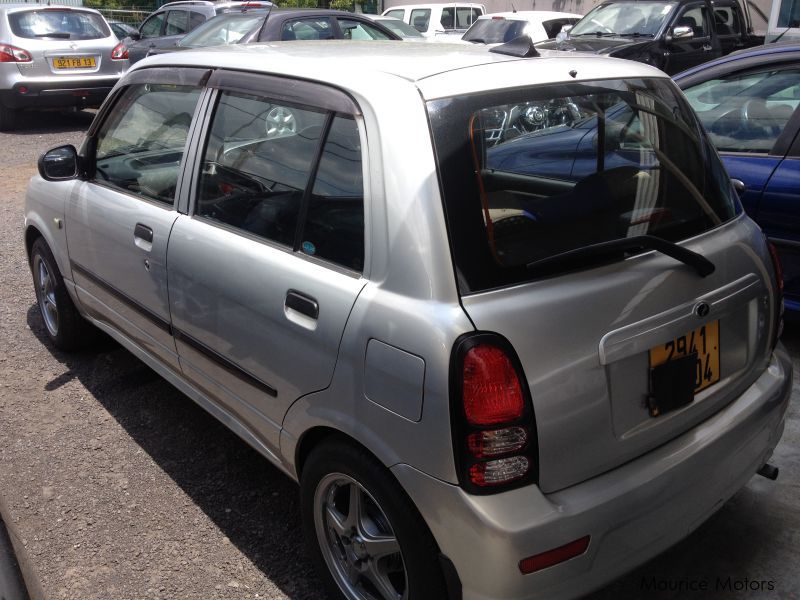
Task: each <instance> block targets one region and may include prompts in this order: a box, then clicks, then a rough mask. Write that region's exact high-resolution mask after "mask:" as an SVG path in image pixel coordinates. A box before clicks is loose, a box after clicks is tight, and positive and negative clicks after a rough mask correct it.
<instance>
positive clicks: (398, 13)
mask: <svg viewBox="0 0 800 600" xmlns="http://www.w3.org/2000/svg"><path fill="white" fill-rule="evenodd" d="M485 12H486V7H485V6H484V5H483V4H472V3H466V2H465V3H448V4H443V3H438V4H408V5H406V6H395V7H392V8H389V9H386V10H385V11H383V14H384V16H387V17H395V18H396V19H400V20H401V21H405V22H406V23H408V24H409V25H411V26H412V27H413V28H414V29H416V30H417V31H419V32H420V33H421V34H422V35H424V36H425V37H435V36H448V37H449V36H456V37H461V36H462V35H464V33H466V31H467V29H469V28H470V26H471V25H472V24H473V23H474V22H475V21H476V20H477V19H478V17H480V16H481V15H482V14H484V13H485Z"/></svg>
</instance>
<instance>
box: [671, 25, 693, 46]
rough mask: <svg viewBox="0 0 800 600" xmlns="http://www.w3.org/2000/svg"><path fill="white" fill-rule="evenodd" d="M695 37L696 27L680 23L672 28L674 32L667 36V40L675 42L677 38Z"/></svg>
mask: <svg viewBox="0 0 800 600" xmlns="http://www.w3.org/2000/svg"><path fill="white" fill-rule="evenodd" d="M693 37H694V29H692V28H691V27H689V26H688V25H678V26H676V27H673V28H672V33H671V34H670V35H668V36H667V42H674V41H677V40H683V41H686V40H690V39H692V38H693Z"/></svg>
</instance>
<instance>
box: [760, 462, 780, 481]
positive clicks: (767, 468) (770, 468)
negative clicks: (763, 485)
mask: <svg viewBox="0 0 800 600" xmlns="http://www.w3.org/2000/svg"><path fill="white" fill-rule="evenodd" d="M756 473H758V474H759V475H761V476H762V477H766V478H767V479H771V480H772V481H775V480H776V479H777V478H778V467H776V466H774V465H771V464H769V463H764V465H763V466H762V467H761V468H760V469H759V470H758V471H756Z"/></svg>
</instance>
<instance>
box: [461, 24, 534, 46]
mask: <svg viewBox="0 0 800 600" xmlns="http://www.w3.org/2000/svg"><path fill="white" fill-rule="evenodd" d="M527 26H528V22H527V21H512V20H510V19H503V18H499V19H480V20H479V21H476V22H475V24H474V25H473V26H472V27H470V28H469V31H467V33H465V34H464V37H463V38H461V39H463V40H466V41H468V42H475V43H476V44H502V43H505V42H510V41H511V40H513V39H514V38H517V37H519V36H521V35H522V34H523V33H525V29H526V27H527ZM540 37H541V36H540Z"/></svg>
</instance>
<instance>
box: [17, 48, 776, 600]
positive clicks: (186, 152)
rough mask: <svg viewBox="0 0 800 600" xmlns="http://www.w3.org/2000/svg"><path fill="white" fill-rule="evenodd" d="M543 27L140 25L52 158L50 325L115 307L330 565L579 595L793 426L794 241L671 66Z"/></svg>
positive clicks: (36, 264) (470, 590) (42, 304)
mask: <svg viewBox="0 0 800 600" xmlns="http://www.w3.org/2000/svg"><path fill="white" fill-rule="evenodd" d="M523 46H524V45H523ZM531 49H532V46H530V45H528V46H525V47H521V46H520V44H519V40H517V41H515V42H513V43H512V44H506V45H503V46H499V47H497V48H493V49H492V50H491V51H486V49H484V48H480V47H474V46H466V45H464V46H452V47H450V46H447V45H444V44H405V43H397V42H389V41H386V42H380V41H371V42H356V41H350V42H323V41H310V42H302V41H293V42H289V43H287V44H282V43H280V42H276V43H271V44H269V45H268V46H267V45H235V46H226V47H217V48H213V49H209V50H194V51H192V52H181V53H175V54H171V55H165V56H156V57H152V58H150V59H147V60H145V61H142V62H140V63H137V64H136V65H135V66H134V68H133V69H131V71H130V72H129V73H127V74H126V75H125V77H124V79H123V80H122V81H120V84H119V85H118V86H117V88H115V91H114V92H113V94H112V96H111V97H110V98H109V100H108V101H107V102H106V103H105V104H104V106H103V108H101V110H100V112H99V113H98V116H97V118H96V119H95V121H94V123H93V124H92V126H91V128H90V130H89V131H88V134H87V137H86V139H85V141H84V143H83V145H82V146H81V148H80V150H76V148H75V147H73V146H61V147H59V148H55V149H53V150H51V151H49V152H47V153H46V154H44V155H43V157H42V159H41V161H40V174H39V175H38V176H36V177H34V178H33V179H32V180H31V183H30V187H29V189H28V194H27V200H26V209H25V233H24V235H25V249H26V252H27V255H28V257H29V260H30V266H31V270H32V274H33V281H34V285H35V289H36V297H37V301H38V304H39V308H40V312H41V316H42V319H43V321H44V324H45V328H46V331H47V335H48V337H49V340H50V342H51V343H52V344H54V345H55V346H56V347H58V348H60V349H72V348H75V347H78V346H80V345H82V344H85V343H86V342H88V341H89V340H90V339H91V332H92V331H93V330H94V328H95V327H96V328H100V329H102V330H103V331H105V332H106V333H108V334H109V335H111V336H113V337H114V338H115V339H116V340H118V341H119V342H120V343H121V344H122V345H123V346H124V347H126V348H128V349H129V350H130V351H131V352H133V353H134V354H135V355H136V356H137V357H139V358H140V359H141V360H143V361H144V362H145V363H147V364H148V365H150V366H151V367H152V368H153V369H155V370H156V371H157V372H158V373H159V374H161V375H162V376H163V377H164V378H165V379H167V380H168V381H169V382H171V383H172V384H173V385H175V386H176V387H177V388H178V389H180V390H182V391H183V392H184V393H186V394H187V395H188V396H189V397H191V398H192V399H193V400H194V401H196V402H197V403H198V404H199V405H200V406H202V407H204V408H205V409H206V410H208V411H209V412H210V413H211V414H212V415H214V416H215V417H216V418H218V419H219V420H220V421H221V422H222V423H224V424H225V425H227V426H228V427H229V428H231V429H232V430H233V431H234V432H236V433H237V434H238V435H239V436H240V437H241V438H242V439H243V440H245V441H246V442H247V443H249V444H250V445H252V446H253V447H254V448H256V449H257V450H258V451H259V452H260V453H261V454H262V455H263V456H265V457H266V458H267V459H268V460H269V461H271V462H272V463H273V464H274V465H276V466H277V468H279V469H281V470H282V471H283V472H284V473H286V474H287V475H288V476H289V477H291V478H292V479H294V480H296V481H298V482H299V484H300V511H301V514H302V518H303V523H304V531H305V536H306V541H307V543H308V546H309V551H310V556H311V557H312V560H313V561H314V562H315V563H316V565H317V567H318V568H319V570H320V573H321V574H322V577H323V579H324V581H325V583H326V584H327V586H328V588H329V590H330V592H331V593H332V595H333V596H334V597H339V598H346V599H347V600H399V599H403V600H443V599H446V598H452V599H455V598H464V599H465V600H497V599H509V600H511V599H513V600H519V599H532V598H540V599H546V600H555V599H558V598H573V597H576V596H578V595H580V594H583V593H586V592H588V591H590V590H592V589H594V588H596V587H598V586H601V585H602V584H604V583H606V582H608V581H610V580H612V579H614V578H615V577H618V576H619V575H621V574H622V573H624V572H626V571H628V570H630V569H632V568H634V567H635V566H637V565H639V564H641V563H643V562H645V561H646V560H648V559H649V558H651V557H653V556H655V555H656V554H658V553H660V552H662V551H663V550H665V549H666V548H668V547H669V546H670V545H672V544H674V543H675V542H677V541H678V540H680V539H682V538H683V537H685V536H686V535H688V534H689V532H691V531H692V530H693V529H695V528H696V527H698V526H699V525H700V524H701V523H702V522H703V521H704V520H705V519H707V518H708V517H709V516H710V515H711V514H713V513H714V511H716V510H717V509H719V508H720V507H721V506H722V505H723V503H724V502H725V501H726V500H728V499H729V498H730V497H731V496H732V495H733V494H734V493H736V491H737V490H739V489H740V488H741V487H742V486H744V485H745V484H746V483H747V481H748V480H749V479H750V478H751V477H752V476H753V475H754V474H755V473H756V472H758V471H760V470H762V469H763V467H764V466H765V465H766V463H767V461H768V460H769V459H770V456H771V454H772V450H773V448H774V447H775V445H776V444H777V443H778V440H779V439H780V437H781V434H782V432H783V428H784V422H785V414H786V410H787V406H788V403H789V396H790V392H791V387H792V365H791V361H790V359H789V357H788V355H787V353H786V351H785V350H784V348H783V347H782V345H781V344H780V343H779V341H778V337H779V335H780V330H781V327H782V295H781V278H780V271H779V268H778V267H779V265H778V263H777V261H776V255H775V253H774V249H771V248H770V247H769V246H768V245H767V243H766V240H765V238H764V236H763V234H762V232H761V231H760V230H759V229H758V227H757V226H756V225H755V223H753V222H752V221H751V220H750V219H749V218H748V217H747V216H746V215H745V214H744V213H743V211H742V207H741V204H740V202H739V199H738V197H737V196H736V193H735V191H734V189H733V187H732V185H731V182H730V179H729V177H728V175H727V173H726V172H725V170H724V168H723V166H722V163H721V161H720V159H719V157H718V155H717V154H716V152H715V151H714V149H713V147H712V146H711V145H710V143H709V142H708V140H707V138H706V135H705V133H704V131H703V129H702V127H701V125H700V123H699V121H698V120H697V117H696V116H695V114H694V113H693V112H692V110H691V108H690V107H689V105H688V104H687V102H686V100H685V98H684V97H683V95H682V94H681V92H680V90H679V89H678V88H677V86H676V85H675V84H674V83H673V82H672V81H671V80H670V79H669V77H668V76H666V75H665V74H664V73H663V72H661V71H659V70H657V69H655V68H652V67H649V66H646V65H643V64H641V63H636V62H632V61H624V60H617V59H609V58H604V57H599V56H583V57H581V56H575V55H571V54H567V53H561V52H553V53H547V54H543V55H542V56H538V55H536V56H534V57H531V58H521V57H520V55H523V56H530V55H531V54H536V53H535V51H532V50H531ZM320 53H323V54H324V55H325V57H326V58H327V59H328V60H325V61H320V60H319V57H320ZM507 53H511V55H509V54H507ZM93 326H94V327H93ZM762 472H765V473H766V471H762ZM752 509H753V510H755V511H758V510H763V509H764V506H759V505H758V503H754V504H753V506H752Z"/></svg>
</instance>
